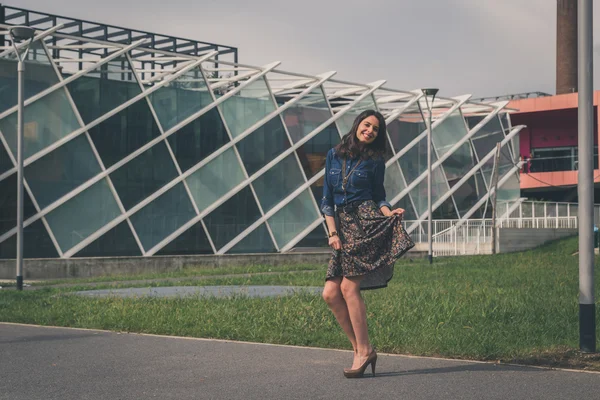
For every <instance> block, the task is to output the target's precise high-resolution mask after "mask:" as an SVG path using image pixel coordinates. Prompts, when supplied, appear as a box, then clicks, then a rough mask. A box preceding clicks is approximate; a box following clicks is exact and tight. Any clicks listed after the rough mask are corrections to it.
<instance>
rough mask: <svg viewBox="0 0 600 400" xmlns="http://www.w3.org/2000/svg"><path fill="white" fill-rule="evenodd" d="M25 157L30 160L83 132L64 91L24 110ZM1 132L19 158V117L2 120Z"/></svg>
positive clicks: (57, 92)
mask: <svg viewBox="0 0 600 400" xmlns="http://www.w3.org/2000/svg"><path fill="white" fill-rule="evenodd" d="M24 119H25V125H24V129H23V137H24V141H23V148H24V151H23V154H24V157H25V158H28V157H30V156H32V155H34V154H35V153H37V152H38V151H40V150H42V149H44V148H46V147H48V146H50V145H51V144H53V143H54V142H56V141H58V140H59V139H62V138H63V137H65V136H67V135H68V134H69V133H71V132H73V131H75V130H76V129H78V128H81V125H80V124H79V121H78V120H77V117H76V116H75V113H74V112H73V108H72V107H71V103H70V102H69V100H68V99H67V95H66V93H65V91H64V89H58V90H56V91H54V92H52V93H50V94H49V95H46V96H44V97H42V98H41V99H39V100H37V101H35V102H33V103H31V104H29V105H28V106H25V111H24ZM0 130H1V131H2V134H3V135H4V138H5V139H6V141H7V142H8V145H9V147H10V149H11V151H12V153H13V154H14V155H16V154H17V113H16V112H14V113H12V114H10V115H9V116H7V117H5V118H3V119H2V120H0Z"/></svg>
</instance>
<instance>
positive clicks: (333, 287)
mask: <svg viewBox="0 0 600 400" xmlns="http://www.w3.org/2000/svg"><path fill="white" fill-rule="evenodd" d="M341 282H342V278H341V277H339V278H332V279H329V280H328V281H327V282H325V287H324V288H323V299H324V300H325V302H326V303H327V305H328V306H329V308H330V309H331V311H332V312H333V315H334V316H335V319H336V320H337V322H338V323H339V324H340V326H341V327H342V330H343V331H344V333H345V334H346V336H348V339H349V340H350V343H352V349H353V350H354V354H356V351H357V347H356V337H355V335H354V330H353V329H352V322H350V316H349V314H348V306H347V305H346V300H344V297H343V296H342V289H341Z"/></svg>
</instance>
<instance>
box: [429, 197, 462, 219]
mask: <svg viewBox="0 0 600 400" xmlns="http://www.w3.org/2000/svg"><path fill="white" fill-rule="evenodd" d="M432 217H433V219H458V213H457V212H456V207H454V202H453V201H452V197H449V198H448V199H447V200H446V201H444V202H443V203H442V205H440V206H439V207H438V208H436V209H435V210H433V216H432Z"/></svg>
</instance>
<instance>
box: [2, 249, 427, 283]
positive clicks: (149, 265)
mask: <svg viewBox="0 0 600 400" xmlns="http://www.w3.org/2000/svg"><path fill="white" fill-rule="evenodd" d="M426 255H427V253H424V254H423V253H422V252H418V251H410V252H409V253H407V254H406V255H405V256H404V257H407V258H421V257H425V256H426ZM330 257H331V252H330V251H327V250H326V249H325V251H318V252H310V253H308V252H305V253H301V252H298V253H294V252H292V253H281V254H280V253H276V254H233V255H223V256H217V255H195V256H159V257H157V256H153V257H101V258H70V259H60V258H53V259H25V260H24V262H23V274H24V279H25V280H27V279H33V280H35V279H63V278H90V277H96V276H115V275H135V274H142V273H157V272H168V271H176V270H180V269H184V268H189V267H205V268H218V267H222V266H244V265H274V266H275V265H290V264H291V265H293V264H323V268H325V266H326V265H327V263H328V262H329V258H330ZM15 271H16V263H15V260H0V279H14V278H15V276H16V272H15Z"/></svg>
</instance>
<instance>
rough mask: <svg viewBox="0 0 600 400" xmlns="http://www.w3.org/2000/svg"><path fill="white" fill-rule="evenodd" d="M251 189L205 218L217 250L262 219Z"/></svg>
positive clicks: (245, 189)
mask: <svg viewBox="0 0 600 400" xmlns="http://www.w3.org/2000/svg"><path fill="white" fill-rule="evenodd" d="M260 216H261V215H260V211H259V209H258V206H257V205H256V201H254V195H253V194H252V191H251V190H250V187H245V188H244V189H242V190H241V191H240V192H239V193H237V194H236V195H235V196H233V197H232V198H231V199H229V200H227V201H226V202H225V203H223V204H222V205H221V206H219V207H218V208H217V209H216V210H214V211H213V212H212V213H210V214H209V215H208V216H207V217H206V218H204V223H205V224H206V227H207V229H208V233H209V234H210V236H211V238H212V240H213V243H214V244H215V247H216V248H217V250H219V249H220V248H221V247H223V246H225V245H226V244H227V243H229V242H230V241H231V240H232V239H233V238H235V237H236V236H237V235H239V234H240V233H242V231H244V230H245V229H246V228H248V227H249V226H250V225H252V223H254V222H255V221H256V220H258V219H259V218H260Z"/></svg>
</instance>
